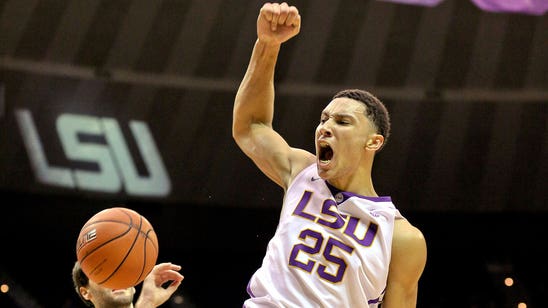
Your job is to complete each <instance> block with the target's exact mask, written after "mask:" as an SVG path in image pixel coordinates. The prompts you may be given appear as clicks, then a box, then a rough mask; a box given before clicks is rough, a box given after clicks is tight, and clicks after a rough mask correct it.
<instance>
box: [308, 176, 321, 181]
mask: <svg viewBox="0 0 548 308" xmlns="http://www.w3.org/2000/svg"><path fill="white" fill-rule="evenodd" d="M321 179H322V178H317V177H315V176H313V177H311V178H310V181H312V182H314V181H317V180H321Z"/></svg>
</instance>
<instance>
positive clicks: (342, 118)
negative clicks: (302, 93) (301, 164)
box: [316, 97, 378, 180]
mask: <svg viewBox="0 0 548 308" xmlns="http://www.w3.org/2000/svg"><path fill="white" fill-rule="evenodd" d="M365 108H366V107H365V105H364V104H363V103H361V102H359V101H356V100H353V99H350V98H346V97H340V98H336V99H334V100H332V101H331V102H330V103H329V105H327V106H326V107H325V109H324V110H323V112H322V115H321V119H320V124H319V125H318V127H317V128H316V160H317V166H318V172H319V175H320V176H321V177H322V178H324V179H327V180H338V179H341V178H345V177H351V176H352V175H353V174H354V173H355V172H356V171H357V170H358V168H360V166H362V164H361V162H363V160H364V159H370V158H367V157H368V156H367V155H365V153H366V150H365V148H366V144H367V142H368V140H371V138H373V137H374V136H378V135H377V134H376V131H375V129H374V126H373V124H372V123H371V122H370V120H369V119H368V118H367V117H366V116H365Z"/></svg>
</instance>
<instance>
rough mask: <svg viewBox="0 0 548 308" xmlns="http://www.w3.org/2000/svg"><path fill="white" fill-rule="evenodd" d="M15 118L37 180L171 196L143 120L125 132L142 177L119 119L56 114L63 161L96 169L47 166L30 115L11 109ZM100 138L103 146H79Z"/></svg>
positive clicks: (161, 164)
mask: <svg viewBox="0 0 548 308" xmlns="http://www.w3.org/2000/svg"><path fill="white" fill-rule="evenodd" d="M15 118H16V120H17V124H18V125H19V129H20V131H21V135H22V137H23V141H24V144H25V148H26V150H27V153H28V156H29V160H30V163H31V166H32V169H33V171H34V175H35V177H36V179H37V181H38V182H40V183H42V184H45V185H53V186H59V187H65V188H74V189H82V190H88V191H94V192H102V193H118V192H120V191H121V190H122V189H124V190H125V192H126V193H127V194H128V195H133V196H146V197H162V196H166V195H168V194H169V193H170V192H171V182H170V179H169V176H168V174H167V171H166V168H165V166H164V163H163V161H162V158H161V156H160V153H159V151H158V149H157V147H156V144H155V142H154V139H153V137H152V134H151V133H150V130H149V129H148V126H147V124H146V123H145V122H142V121H135V120H132V121H130V122H129V128H130V130H131V132H132V134H133V138H134V139H135V142H136V144H137V147H138V149H139V152H140V155H141V157H142V160H143V162H144V164H145V166H146V168H147V171H148V175H147V176H143V175H140V174H139V173H138V171H137V168H136V166H135V163H134V160H133V159H132V157H131V154H130V151H129V148H128V146H127V143H126V140H125V139H124V136H123V134H122V131H121V129H120V126H119V124H118V121H117V120H116V119H113V118H107V117H95V116H89V115H78V114H71V113H63V114H60V115H59V116H58V117H57V119H56V122H55V125H56V129H57V135H58V137H59V141H60V143H61V146H62V149H63V152H64V154H65V156H66V158H67V159H69V160H74V161H83V162H89V163H94V164H96V165H97V166H98V167H99V168H98V170H85V169H77V168H68V167H63V166H53V165H50V164H49V162H48V160H47V156H46V154H45V152H44V146H43V143H42V140H41V139H40V135H39V132H38V130H37V129H36V125H35V124H34V120H33V118H32V114H31V112H30V111H29V110H27V109H19V110H16V111H15ZM82 134H86V135H91V136H98V137H102V138H104V139H105V140H106V144H101V143H92V142H82V141H81V140H80V139H79V135H82Z"/></svg>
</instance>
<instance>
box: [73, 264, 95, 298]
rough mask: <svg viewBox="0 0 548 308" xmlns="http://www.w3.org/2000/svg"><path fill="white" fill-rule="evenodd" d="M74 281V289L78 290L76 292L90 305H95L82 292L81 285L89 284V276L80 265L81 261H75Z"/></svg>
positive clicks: (86, 285)
mask: <svg viewBox="0 0 548 308" xmlns="http://www.w3.org/2000/svg"><path fill="white" fill-rule="evenodd" d="M72 283H73V284H74V289H75V290H76V293H77V294H78V296H79V297H80V299H81V300H82V301H83V302H84V303H85V304H86V305H87V306H88V307H93V303H92V302H91V301H89V300H87V299H85V298H84V297H83V296H82V294H81V293H80V287H86V288H87V287H88V286H89V278H88V276H86V274H85V273H84V271H83V270H82V267H81V266H80V262H78V261H76V262H74V267H73V268H72Z"/></svg>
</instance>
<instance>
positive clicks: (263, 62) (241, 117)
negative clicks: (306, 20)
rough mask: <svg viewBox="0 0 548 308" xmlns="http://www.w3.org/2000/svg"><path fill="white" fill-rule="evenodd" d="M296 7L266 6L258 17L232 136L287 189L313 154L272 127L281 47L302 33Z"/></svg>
mask: <svg viewBox="0 0 548 308" xmlns="http://www.w3.org/2000/svg"><path fill="white" fill-rule="evenodd" d="M300 25H301V17H300V15H299V12H298V10H297V8H296V7H294V6H288V5H287V4H286V3H285V2H284V3H281V4H277V3H266V4H264V5H263V7H262V8H261V11H260V13H259V17H258V18H257V37H258V38H257V41H256V42H255V46H254V47H253V51H252V54H251V59H250V61H249V65H248V67H247V71H246V73H245V76H244V78H243V80H242V82H241V84H240V87H239V88H238V92H237V94H236V98H235V101H234V110H233V125H232V136H233V137H234V140H235V141H236V143H237V144H238V146H239V147H240V148H241V149H242V151H243V152H244V153H245V154H246V155H247V156H248V157H249V158H251V159H252V160H253V161H254V162H255V164H256V165H257V166H258V167H259V169H261V171H262V172H263V173H265V174H266V175H267V176H268V177H269V178H270V179H272V180H273V181H274V182H276V183H277V184H278V185H280V186H282V187H284V188H285V187H287V185H288V183H289V181H290V179H291V177H292V176H293V175H294V174H295V173H296V172H298V171H299V170H300V169H302V167H303V166H304V165H305V164H306V163H307V162H309V161H313V156H312V154H310V153H308V152H305V151H303V150H298V149H292V148H291V147H290V146H289V145H288V144H287V142H286V141H285V140H284V139H283V138H282V137H281V136H280V135H279V134H278V133H277V132H276V131H274V129H273V128H272V119H273V116H274V71H275V67H276V61H277V59H278V53H279V51H280V47H281V44H282V43H284V42H285V41H287V40H289V39H290V38H292V37H294V36H295V35H297V34H298V33H299V30H300Z"/></svg>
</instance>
